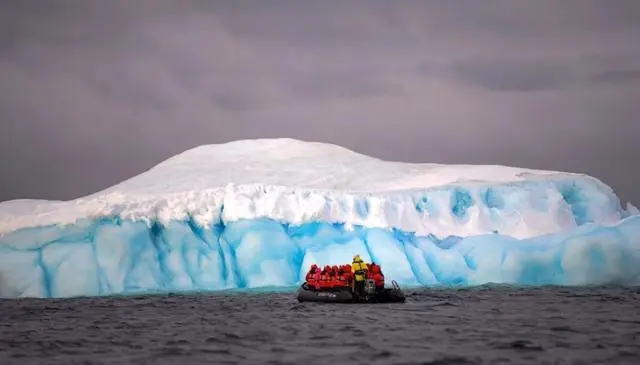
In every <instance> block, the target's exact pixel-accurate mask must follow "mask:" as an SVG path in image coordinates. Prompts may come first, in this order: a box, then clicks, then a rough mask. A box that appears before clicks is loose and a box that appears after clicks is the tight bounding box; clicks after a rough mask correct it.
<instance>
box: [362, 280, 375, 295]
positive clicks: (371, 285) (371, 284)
mask: <svg viewBox="0 0 640 365" xmlns="http://www.w3.org/2000/svg"><path fill="white" fill-rule="evenodd" d="M364 294H365V295H366V296H368V297H372V296H374V295H375V294H376V282H375V281H373V280H371V279H368V280H367V281H366V282H365V283H364Z"/></svg>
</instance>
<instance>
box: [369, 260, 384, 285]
mask: <svg viewBox="0 0 640 365" xmlns="http://www.w3.org/2000/svg"><path fill="white" fill-rule="evenodd" d="M369 272H370V273H371V279H373V281H374V282H375V283H376V288H378V289H383V288H384V275H383V274H382V268H381V267H380V265H378V264H376V263H373V262H372V263H371V267H370V269H369Z"/></svg>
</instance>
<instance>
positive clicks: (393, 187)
mask: <svg viewBox="0 0 640 365" xmlns="http://www.w3.org/2000/svg"><path fill="white" fill-rule="evenodd" d="M639 213H640V212H639V211H638V209H637V208H635V207H634V206H632V205H631V204H627V206H626V208H623V207H622V205H621V202H620V200H619V198H618V197H617V195H616V194H615V193H614V192H613V190H612V189H611V188H610V187H609V186H607V185H606V184H604V183H603V182H601V181H599V180H598V179H596V178H594V177H591V176H587V175H583V174H575V173H567V172H558V171H542V170H531V169H523V168H515V167H507V166H479V165H442V164H435V163H422V164H416V163H404V162H392V161H384V160H380V159H376V158H373V157H370V156H366V155H363V154H359V153H356V152H354V151H351V150H348V149H346V148H343V147H339V146H336V145H331V144H325V143H318V142H307V141H300V140H295V139H286V138H283V139H255V140H241V141H234V142H229V143H225V144H217V145H205V146H200V147H197V148H194V149H191V150H188V151H185V152H184V153H182V154H179V155H176V156H174V157H172V158H170V159H168V160H166V161H164V162H162V163H160V164H158V165H156V166H155V167H153V168H151V169H150V170H148V171H146V172H144V173H142V174H140V175H138V176H135V177H133V178H131V179H129V180H126V181H123V182H121V183H120V184H117V185H115V186H112V187H110V188H108V189H105V190H103V191H100V192H97V193H95V194H92V195H89V196H86V197H83V198H80V199H76V200H72V201H41V200H13V201H7V202H3V203H0V296H1V297H5V298H17V297H41V298H58V297H73V296H99V295H111V294H125V293H139V292H166V291H194V290H196V291H197V290H226V289H236V288H242V289H252V288H253V289H258V288H264V287H293V286H295V285H298V284H299V283H300V281H301V279H302V278H303V277H304V274H305V272H306V270H307V269H308V267H309V266H310V265H311V264H312V263H318V264H322V265H324V264H334V263H336V264H337V263H344V262H350V260H351V258H352V256H353V255H355V254H360V255H361V256H362V257H363V258H364V259H365V260H367V261H372V260H373V261H375V262H377V263H380V264H381V265H382V268H383V270H384V271H385V275H386V277H387V280H395V281H397V282H398V283H399V284H400V285H405V286H455V287H460V286H473V285H482V284H487V283H504V284H514V285H602V284H615V285H637V284H639V283H640V214H639Z"/></svg>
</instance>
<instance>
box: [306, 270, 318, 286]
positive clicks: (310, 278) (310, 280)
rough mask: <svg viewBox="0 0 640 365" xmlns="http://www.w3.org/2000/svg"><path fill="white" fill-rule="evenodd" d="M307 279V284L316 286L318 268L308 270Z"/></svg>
mask: <svg viewBox="0 0 640 365" xmlns="http://www.w3.org/2000/svg"><path fill="white" fill-rule="evenodd" d="M305 281H306V282H307V284H308V285H309V286H315V285H316V270H315V269H311V270H309V272H307V276H306V277H305Z"/></svg>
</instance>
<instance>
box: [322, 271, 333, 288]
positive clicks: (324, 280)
mask: <svg viewBox="0 0 640 365" xmlns="http://www.w3.org/2000/svg"><path fill="white" fill-rule="evenodd" d="M330 271H331V269H330V268H329V267H328V266H325V268H324V269H322V272H321V273H320V287H321V288H329V287H330V286H331V282H330V281H329V272H330Z"/></svg>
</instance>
